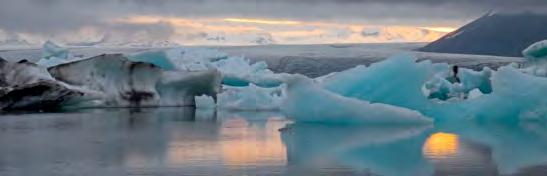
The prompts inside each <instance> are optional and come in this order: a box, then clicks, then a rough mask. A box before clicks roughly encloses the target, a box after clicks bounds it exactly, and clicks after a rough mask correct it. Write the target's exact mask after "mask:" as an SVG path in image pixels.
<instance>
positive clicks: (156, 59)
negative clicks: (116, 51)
mask: <svg viewBox="0 0 547 176" xmlns="http://www.w3.org/2000/svg"><path fill="white" fill-rule="evenodd" d="M127 58H128V59H129V60H131V61H135V62H145V63H150V64H154V65H155V66H158V67H160V68H162V69H165V70H175V65H174V64H173V63H172V62H171V60H170V59H169V57H168V56H167V54H166V52H165V51H163V50H158V51H147V52H142V53H138V54H133V55H129V56H127Z"/></svg>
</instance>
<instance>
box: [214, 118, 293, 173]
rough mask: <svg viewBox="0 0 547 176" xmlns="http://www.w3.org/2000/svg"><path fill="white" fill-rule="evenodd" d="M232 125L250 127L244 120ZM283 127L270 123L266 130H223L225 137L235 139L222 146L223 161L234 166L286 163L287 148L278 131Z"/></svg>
mask: <svg viewBox="0 0 547 176" xmlns="http://www.w3.org/2000/svg"><path fill="white" fill-rule="evenodd" d="M231 125H236V126H239V125H241V126H247V127H248V126H249V124H248V122H246V121H245V120H243V119H240V120H237V121H232V124H231ZM281 125H282V124H279V123H271V121H268V122H266V126H265V127H264V129H260V128H255V127H249V128H235V129H234V128H232V129H230V130H223V131H222V135H224V137H227V138H234V140H225V141H223V142H222V144H221V148H222V157H223V161H224V162H225V163H226V164H227V165H232V166H237V165H246V164H253V165H260V164H261V163H269V164H271V162H276V161H285V157H286V154H285V153H286V148H285V146H284V145H283V143H282V142H281V138H280V133H279V132H278V131H277V129H279V128H281V127H282V126H281ZM242 139H243V140H242Z"/></svg>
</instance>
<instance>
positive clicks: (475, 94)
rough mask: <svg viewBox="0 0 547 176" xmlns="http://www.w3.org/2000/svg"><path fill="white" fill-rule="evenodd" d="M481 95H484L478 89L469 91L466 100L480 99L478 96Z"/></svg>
mask: <svg viewBox="0 0 547 176" xmlns="http://www.w3.org/2000/svg"><path fill="white" fill-rule="evenodd" d="M482 95H484V94H483V93H482V91H480V90H479V89H473V90H471V91H470V92H469V96H468V98H469V99H475V98H478V97H480V96H482Z"/></svg>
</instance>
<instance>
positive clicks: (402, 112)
mask: <svg viewBox="0 0 547 176" xmlns="http://www.w3.org/2000/svg"><path fill="white" fill-rule="evenodd" d="M284 81H285V83H286V84H287V91H286V98H285V99H284V101H283V103H282V105H281V108H282V110H283V112H285V113H286V114H287V115H288V116H289V117H291V118H293V119H294V120H295V121H297V122H322V123H367V124H382V123H386V124H388V123H389V124H404V123H430V122H432V120H431V119H429V118H427V117H425V116H423V115H421V114H420V113H419V112H417V111H413V110H409V109H405V108H401V107H396V106H392V105H386V104H381V103H370V102H368V101H363V100H358V99H354V98H348V97H344V96H341V95H338V94H335V93H332V92H330V91H328V90H325V89H323V88H320V87H318V86H317V85H316V84H315V83H314V82H313V81H312V80H311V79H309V78H307V77H305V76H302V75H285V76H284Z"/></svg>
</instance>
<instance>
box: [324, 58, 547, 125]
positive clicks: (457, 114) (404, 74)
mask: <svg viewBox="0 0 547 176" xmlns="http://www.w3.org/2000/svg"><path fill="white" fill-rule="evenodd" d="M415 61H416V59H415V58H414V57H412V56H395V57H392V58H389V59H387V60H385V61H382V62H379V63H376V64H373V65H372V66H370V67H368V68H366V67H357V68H355V69H351V70H348V71H345V72H341V73H338V74H335V75H331V76H330V77H329V78H326V79H325V80H324V81H323V83H322V84H323V86H324V87H325V88H326V89H328V90H330V91H332V92H334V93H336V94H339V95H342V96H345V97H352V98H356V99H359V100H364V101H370V102H372V103H384V104H389V105H394V106H399V107H404V108H408V109H412V110H416V111H419V112H420V113H422V114H424V115H426V116H428V117H432V118H434V119H436V120H449V119H466V118H476V119H484V120H509V121H511V120H519V119H541V118H544V117H542V116H544V114H542V112H546V110H545V108H547V100H546V99H544V98H541V96H538V95H545V94H546V93H547V80H546V78H542V77H536V76H534V75H529V74H525V73H523V72H522V71H520V70H519V69H516V68H513V67H512V66H505V67H502V68H500V69H499V70H498V71H496V72H493V71H489V69H485V70H483V71H481V72H474V71H471V70H464V71H463V72H461V73H462V74H461V75H460V76H461V79H462V83H463V86H461V84H456V85H457V86H459V87H460V90H459V91H462V92H466V91H469V92H470V91H472V90H474V89H479V90H480V91H481V92H482V93H485V94H484V95H482V96H479V97H473V99H465V98H463V99H459V100H458V101H446V102H439V101H432V100H430V99H428V98H426V95H424V94H423V91H422V88H423V87H422V86H424V84H425V85H427V83H428V82H427V81H429V80H432V79H433V80H434V79H438V77H436V76H438V73H439V72H438V70H436V69H435V67H436V65H437V64H432V63H431V62H429V61H422V62H415ZM437 67H438V65H437ZM446 68H448V67H446ZM490 74H491V76H490ZM355 75H358V76H355ZM442 85H443V86H444V87H447V86H448V88H446V89H448V90H449V91H453V89H455V88H454V87H453V86H452V85H450V84H448V83H446V82H444V83H442ZM443 86H438V87H443ZM490 88H491V89H490ZM490 90H491V92H490V93H489V91H490ZM483 91H484V92H483ZM467 93H468V92H467ZM508 100H510V101H508Z"/></svg>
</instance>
